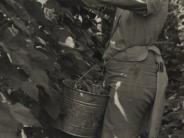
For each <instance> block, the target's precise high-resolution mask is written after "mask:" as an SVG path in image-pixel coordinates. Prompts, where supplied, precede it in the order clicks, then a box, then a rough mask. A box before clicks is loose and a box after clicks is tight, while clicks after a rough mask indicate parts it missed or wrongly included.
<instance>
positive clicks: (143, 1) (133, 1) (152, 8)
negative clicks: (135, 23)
mask: <svg viewBox="0 0 184 138" xmlns="http://www.w3.org/2000/svg"><path fill="white" fill-rule="evenodd" d="M160 1H161V0H101V2H102V3H106V4H111V5H114V6H116V7H119V8H122V9H127V10H132V11H135V12H138V13H141V12H142V13H144V14H145V15H149V14H152V13H154V12H156V11H158V10H159V9H160V4H161V2H160Z"/></svg>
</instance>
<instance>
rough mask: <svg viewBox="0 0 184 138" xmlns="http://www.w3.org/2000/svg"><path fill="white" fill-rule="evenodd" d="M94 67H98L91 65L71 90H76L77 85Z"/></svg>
mask: <svg viewBox="0 0 184 138" xmlns="http://www.w3.org/2000/svg"><path fill="white" fill-rule="evenodd" d="M95 67H98V65H97V64H96V65H93V66H92V67H91V68H90V69H89V70H88V71H86V72H85V73H84V74H83V75H82V76H81V77H80V78H79V79H78V80H77V81H76V82H75V84H74V87H73V89H75V88H77V84H78V83H79V82H80V81H81V80H82V79H83V78H84V77H86V76H87V75H88V74H89V73H90V72H91V71H92V70H93V69H95Z"/></svg>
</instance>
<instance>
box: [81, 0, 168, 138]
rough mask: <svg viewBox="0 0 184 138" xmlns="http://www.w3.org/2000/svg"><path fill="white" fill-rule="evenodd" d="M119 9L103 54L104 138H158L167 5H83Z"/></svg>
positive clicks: (158, 1)
mask: <svg viewBox="0 0 184 138" xmlns="http://www.w3.org/2000/svg"><path fill="white" fill-rule="evenodd" d="M83 1H85V3H90V5H93V6H94V5H98V4H99V5H100V4H111V5H112V6H115V7H116V8H117V10H116V15H115V19H114V25H113V29H112V35H111V38H110V40H109V42H108V47H107V49H106V50H105V53H104V56H103V58H104V61H105V69H106V71H105V85H106V87H107V88H109V90H110V99H109V102H108V105H107V109H106V113H105V117H104V124H103V130H102V138H137V137H140V136H141V135H142V136H143V135H144V136H145V138H157V137H158V133H159V128H160V125H161V118H162V114H163V109H164V99H165V89H166V87H167V82H168V77H167V73H166V68H165V65H164V62H163V59H162V56H161V53H160V50H159V49H158V48H157V47H156V44H157V40H158V37H159V34H160V33H161V30H162V28H163V26H164V23H165V22H166V18H167V15H168V0H92V1H90V0H83Z"/></svg>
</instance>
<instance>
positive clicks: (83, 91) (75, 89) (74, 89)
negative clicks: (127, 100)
mask: <svg viewBox="0 0 184 138" xmlns="http://www.w3.org/2000/svg"><path fill="white" fill-rule="evenodd" d="M64 86H65V87H66V88H68V89H71V90H73V91H76V92H79V93H80V92H82V93H86V94H89V95H94V96H101V97H109V96H110V95H109V94H95V93H92V92H89V91H85V90H81V89H79V88H73V87H68V86H66V85H65V84H64Z"/></svg>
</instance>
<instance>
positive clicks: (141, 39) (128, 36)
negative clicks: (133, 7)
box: [109, 0, 168, 51]
mask: <svg viewBox="0 0 184 138" xmlns="http://www.w3.org/2000/svg"><path fill="white" fill-rule="evenodd" d="M161 4H162V5H161V8H160V9H159V10H158V12H156V13H152V14H151V15H148V16H142V15H140V14H137V13H135V12H132V11H129V10H123V9H120V8H118V9H117V12H116V17H115V21H114V27H113V31H112V32H114V33H113V34H112V38H111V39H110V43H109V47H110V48H111V49H115V50H116V51H123V50H124V49H126V48H128V47H132V46H149V45H153V44H154V43H155V42H156V41H157V39H158V36H159V34H160V32H161V31H162V28H163V26H164V23H165V21H166V19H167V15H168V0H162V2H161Z"/></svg>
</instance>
